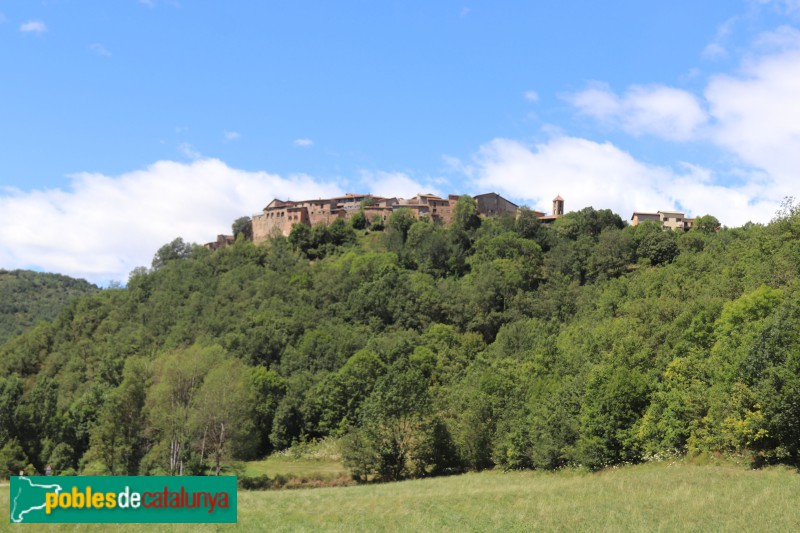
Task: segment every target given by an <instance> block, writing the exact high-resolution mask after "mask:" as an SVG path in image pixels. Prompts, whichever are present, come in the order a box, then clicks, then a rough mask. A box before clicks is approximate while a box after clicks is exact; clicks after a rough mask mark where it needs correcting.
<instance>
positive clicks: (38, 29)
mask: <svg viewBox="0 0 800 533" xmlns="http://www.w3.org/2000/svg"><path fill="white" fill-rule="evenodd" d="M19 31H21V32H22V33H38V34H42V33H44V32H46V31H47V25H45V23H44V22H42V21H41V20H29V21H28V22H24V23H23V24H21V25H20V27H19Z"/></svg>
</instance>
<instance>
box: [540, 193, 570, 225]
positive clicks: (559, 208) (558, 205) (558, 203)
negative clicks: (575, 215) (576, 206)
mask: <svg viewBox="0 0 800 533" xmlns="http://www.w3.org/2000/svg"><path fill="white" fill-rule="evenodd" d="M563 215H564V199H563V198H561V195H560V194H559V195H558V196H556V197H555V198H553V213H552V214H551V215H547V216H541V217H539V220H541V221H542V222H544V223H546V224H549V223H551V222H555V220H556V219H557V218H559V217H561V216H563Z"/></svg>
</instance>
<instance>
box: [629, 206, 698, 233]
mask: <svg viewBox="0 0 800 533" xmlns="http://www.w3.org/2000/svg"><path fill="white" fill-rule="evenodd" d="M645 220H651V221H653V222H656V223H658V224H661V228H662V229H663V230H665V231H668V230H673V231H674V230H683V231H689V230H690V229H692V228H693V227H694V219H693V218H686V217H685V216H684V214H683V213H682V212H681V211H658V212H656V213H643V212H639V211H636V212H634V213H633V215H631V226H638V225H639V224H640V223H642V222H644V221H645Z"/></svg>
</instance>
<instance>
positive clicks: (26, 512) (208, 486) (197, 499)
mask: <svg viewBox="0 0 800 533" xmlns="http://www.w3.org/2000/svg"><path fill="white" fill-rule="evenodd" d="M9 506H10V509H11V523H24V524H57V523H73V524H74V523H189V524H199V523H235V522H236V477H234V476H220V477H200V476H187V477H171V476H141V477H137V476H64V477H50V476H15V477H12V478H11V487H10V491H9Z"/></svg>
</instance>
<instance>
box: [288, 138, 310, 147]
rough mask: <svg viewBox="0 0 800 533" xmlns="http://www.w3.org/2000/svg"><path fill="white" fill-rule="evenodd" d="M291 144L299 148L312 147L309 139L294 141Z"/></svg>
mask: <svg viewBox="0 0 800 533" xmlns="http://www.w3.org/2000/svg"><path fill="white" fill-rule="evenodd" d="M293 144H294V145H295V146H298V147H300V148H308V147H310V146H314V141H312V140H311V139H306V138H301V139H295V140H294V143H293Z"/></svg>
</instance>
